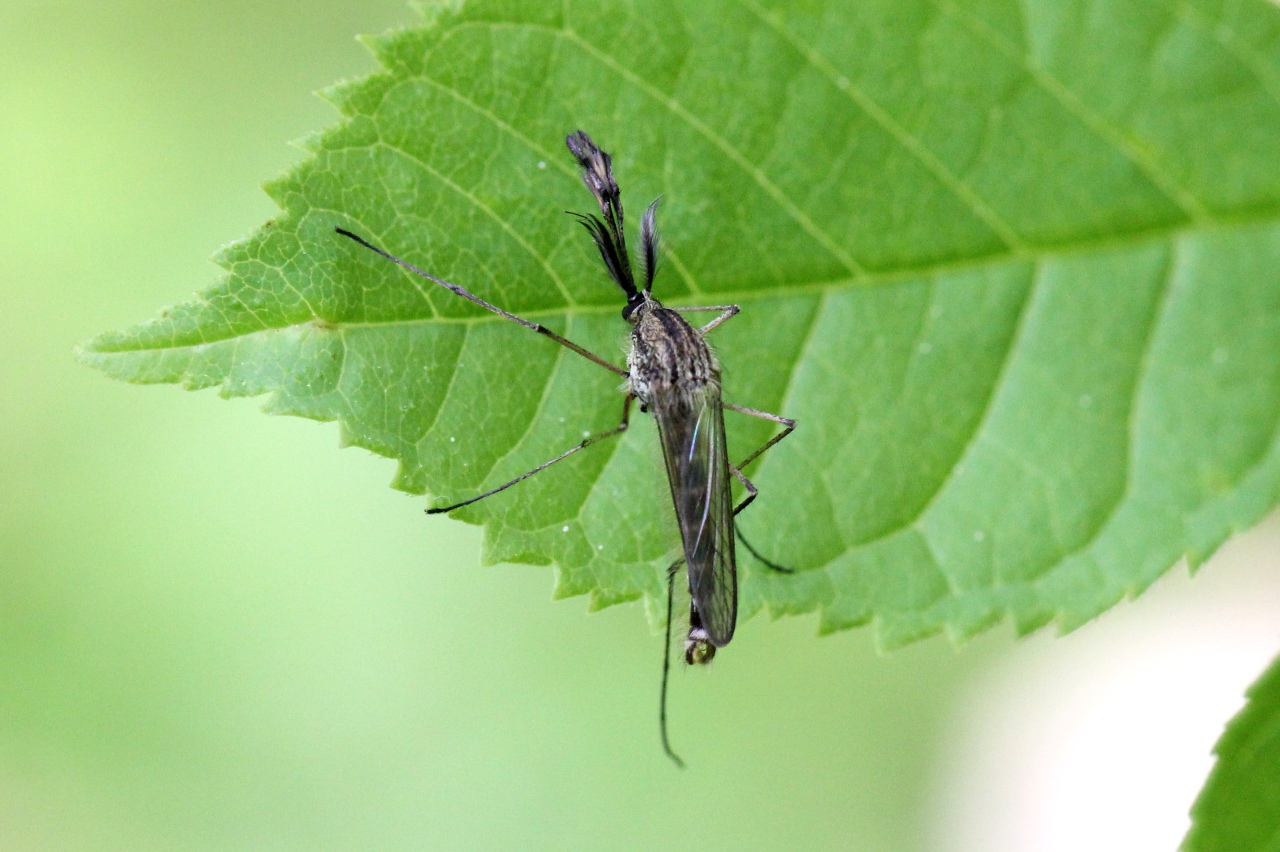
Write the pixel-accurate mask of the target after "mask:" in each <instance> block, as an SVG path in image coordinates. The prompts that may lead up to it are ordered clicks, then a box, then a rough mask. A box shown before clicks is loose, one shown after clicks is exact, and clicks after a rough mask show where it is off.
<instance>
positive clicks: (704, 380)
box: [627, 304, 720, 407]
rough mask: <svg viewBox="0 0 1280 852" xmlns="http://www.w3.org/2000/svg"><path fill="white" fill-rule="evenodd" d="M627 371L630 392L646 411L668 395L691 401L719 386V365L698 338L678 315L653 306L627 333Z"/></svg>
mask: <svg viewBox="0 0 1280 852" xmlns="http://www.w3.org/2000/svg"><path fill="white" fill-rule="evenodd" d="M627 367H628V368H630V371H631V375H630V378H629V383H630V385H631V392H632V393H634V394H635V395H636V397H637V398H638V399H639V400H640V403H641V404H642V405H644V406H646V407H648V406H650V405H652V404H653V399H654V397H655V396H658V395H665V394H666V393H668V392H674V393H675V395H676V397H677V398H681V397H693V396H700V395H701V391H703V390H704V389H705V388H706V387H707V386H708V385H714V386H715V387H716V388H717V389H718V388H719V386H720V365H719V364H718V363H716V357H715V354H714V353H712V351H711V347H709V346H707V343H706V341H705V340H703V339H702V335H700V334H698V331H697V329H695V328H694V327H693V326H691V325H689V323H688V322H686V321H685V319H684V317H682V316H681V315H680V314H679V313H678V312H676V311H673V310H671V309H669V308H664V307H661V306H659V305H656V304H654V306H652V307H648V308H647V309H646V310H644V311H643V312H642V313H641V315H640V317H639V319H638V320H637V322H636V324H635V327H634V328H632V330H631V353H630V354H629V355H628V356H627Z"/></svg>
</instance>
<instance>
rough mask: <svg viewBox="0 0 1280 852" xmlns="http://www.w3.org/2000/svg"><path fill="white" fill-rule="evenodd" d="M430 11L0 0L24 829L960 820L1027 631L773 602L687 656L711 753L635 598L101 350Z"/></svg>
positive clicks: (2, 671)
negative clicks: (106, 373)
mask: <svg viewBox="0 0 1280 852" xmlns="http://www.w3.org/2000/svg"><path fill="white" fill-rule="evenodd" d="M413 21H414V16H413V14H412V13H411V11H410V10H409V9H408V8H407V7H406V6H404V5H403V4H402V3H401V0H372V2H364V3H361V4H349V3H322V2H316V0H288V1H286V0H268V1H267V2H263V0H258V1H257V2H217V3H210V4H173V3H162V2H144V0H128V1H127V2H118V3H112V4H99V3H89V2H63V3H57V2H26V0H7V2H5V3H4V4H3V5H2V6H0V340H3V352H4V357H3V358H0V399H2V400H3V401H2V402H0V406H3V409H2V410H3V415H4V416H3V417H2V418H0V442H2V443H0V446H2V448H3V449H2V450H0V507H2V515H0V848H2V849H5V850H12V849H131V850H139V849H165V850H167V849H282V850H283V849H427V848H431V849H499V848H505V849H565V848H583V847H586V846H592V847H597V848H609V849H640V848H650V849H652V848H667V847H683V846H692V847H695V848H704V849H729V848H733V849H778V848H795V849H801V848H803V849H877V850H915V849H923V848H928V847H930V844H931V843H933V842H934V841H933V840H931V839H930V838H931V837H933V836H934V835H935V834H936V829H935V828H933V827H932V825H933V823H932V819H933V817H932V816H931V814H932V813H933V810H934V808H933V805H932V804H931V803H932V802H933V797H934V796H935V795H936V790H937V789H938V783H939V782H938V780H937V772H938V770H937V765H938V761H939V757H938V755H939V754H940V752H941V751H942V749H943V741H944V738H945V737H946V735H947V734H946V732H947V730H948V726H949V725H950V724H951V721H950V720H951V719H952V716H953V714H954V713H955V712H956V711H955V710H954V708H955V706H956V705H957V696H958V695H961V694H962V693H963V692H964V690H966V689H967V688H968V684H969V683H970V680H971V678H972V677H974V676H975V673H977V672H979V671H981V670H983V669H984V667H986V666H987V665H989V664H990V663H991V661H992V660H994V659H997V658H999V657H1000V656H1001V655H1005V654H1008V653H1010V652H1011V651H1010V649H1011V646H1012V645H1013V643H1012V642H1011V641H1010V640H1009V638H1008V630H1007V628H1001V629H999V630H997V631H995V632H993V633H992V634H988V636H986V637H985V638H983V639H980V640H979V641H977V642H975V643H973V644H971V645H970V646H969V647H968V648H966V649H964V650H963V651H961V652H956V651H954V650H953V649H952V648H951V646H950V645H949V644H948V643H947V642H946V641H945V640H944V639H941V638H938V639H934V640H931V641H928V642H924V643H921V644H919V645H916V646H913V647H911V648H908V649H906V650H905V651H902V652H899V653H896V654H894V655H892V656H889V657H884V658H882V657H878V656H877V655H876V653H875V652H874V649H873V648H872V645H871V640H870V636H869V634H868V632H867V631H855V632H852V633H844V634H840V635H836V636H832V637H828V638H824V639H817V638H815V636H814V633H815V624H816V622H815V620H814V619H812V618H802V619H788V620H785V621H782V622H778V623H772V624H771V623H769V622H768V621H767V620H766V619H755V620H753V621H751V622H749V623H747V624H745V625H743V627H742V629H741V630H740V632H739V638H737V639H736V640H735V642H734V645H733V649H732V653H726V654H724V655H722V657H721V658H718V659H717V660H716V663H715V665H714V666H713V667H711V669H710V670H709V671H688V672H684V671H681V672H677V674H676V677H675V678H674V685H673V690H674V691H673V696H672V717H673V737H674V739H675V742H676V745H677V747H678V748H679V749H680V750H681V751H682V753H683V755H684V757H685V758H686V759H687V761H688V763H689V764H690V768H689V769H688V770H686V771H685V772H683V773H680V772H678V771H676V770H675V769H674V768H673V767H672V766H671V765H670V764H669V763H668V762H667V760H666V759H665V758H664V757H663V755H662V752H661V750H660V748H659V744H658V739H657V729H656V710H657V698H658V695H657V690H658V677H659V665H660V653H661V646H660V645H661V643H660V639H659V638H658V637H657V636H655V635H654V634H652V633H651V632H650V629H649V626H648V624H647V622H646V620H645V617H644V613H643V611H642V609H641V608H640V607H639V606H638V605H630V606H624V607H617V608H614V609H612V610H609V611H606V612H603V613H598V614H588V613H587V612H586V603H585V600H584V599H576V600H570V601H562V602H552V601H551V600H550V589H551V576H550V572H549V570H548V569H545V568H530V567H518V566H503V567H499V568H491V569H481V568H479V567H478V561H479V539H480V537H479V533H478V531H477V530H476V529H473V528H469V527H465V526H463V525H460V524H457V523H454V522H451V521H448V520H446V519H443V518H431V519H428V518H426V517H425V516H424V515H423V513H422V508H423V506H424V503H423V501H422V500H421V499H415V498H409V497H406V496H405V495H403V494H398V493H396V492H394V491H392V490H391V489H390V488H389V487H388V482H389V481H390V479H391V476H392V472H393V465H392V463H391V462H389V461H386V460H384V459H379V458H376V457H373V456H371V455H369V454H368V453H366V452H364V451H359V450H347V451H339V450H338V449H337V442H338V435H337V428H336V426H334V425H333V424H315V423H311V422H308V421H302V420H297V419H288V418H269V417H265V416H263V415H261V414H260V413H259V412H258V407H259V404H260V403H258V402H255V401H232V402H227V401H223V400H221V399H219V398H218V397H217V396H216V394H214V393H212V392H203V393H197V394H189V393H186V392H183V391H181V390H178V389H176V388H173V387H154V388H140V387H130V386H127V385H123V384H118V383H115V382H111V381H108V380H106V379H104V378H103V377H102V376H100V375H98V374H97V373H95V372H93V371H92V370H90V369H88V368H85V367H82V366H80V365H78V364H77V363H76V362H75V361H74V359H73V357H72V354H71V351H72V347H73V345H74V344H75V343H77V342H79V341H83V340H85V339H87V338H89V337H91V336H92V335H94V334H95V333H97V332H99V331H102V330H106V329H112V328H120V327H123V326H126V325H129V324H132V323H134V322H136V321H138V320H140V319H143V318H145V317H148V316H151V315H153V314H154V313H155V312H156V311H157V309H158V308H160V307H161V306H163V305H166V304H171V303H173V302H176V301H179V300H181V299H184V298H186V297H187V296H188V295H189V294H190V293H191V292H192V291H195V290H197V289H199V288H201V287H203V286H205V285H207V284H208V283H210V282H211V281H212V280H214V278H215V277H216V275H217V274H218V272H217V270H216V269H215V268H214V267H213V266H212V265H211V264H210V263H208V262H207V260H206V258H207V257H208V256H209V255H210V254H211V253H212V252H213V250H214V249H216V248H217V247H218V246H219V245H220V244H222V243H224V242H227V241H229V240H231V239H233V238H236V237H237V236H238V235H241V234H244V233H246V232H247V231H248V230H249V229H250V228H252V227H254V226H255V225H257V224H259V223H260V222H262V221H264V220H265V219H267V218H269V217H271V216H272V215H273V213H274V206H273V204H272V203H271V202H270V201H269V200H268V199H267V197H266V196H265V195H264V194H263V193H262V192H261V191H260V189H259V188H258V187H259V184H260V183H261V182H262V181H264V180H266V179H269V178H271V177H274V176H275V175H277V174H279V173H280V172H281V171H282V170H283V169H284V168H286V167H287V166H288V165H289V164H290V163H291V162H294V161H296V159H297V158H299V157H300V156H301V154H300V153H298V152H297V151H295V150H294V149H291V148H289V147H287V146H286V144H285V142H286V141H287V140H289V139H293V138H296V137H298V136H301V135H302V134H303V133H305V132H307V131H309V130H312V129H315V128H319V127H323V126H325V125H328V124H330V123H332V122H333V121H334V120H335V114H334V113H333V111H332V110H331V109H330V108H329V107H328V106H327V105H326V104H324V103H323V102H322V101H320V100H319V99H317V98H314V97H311V96H310V95H309V92H310V91H312V90H314V89H317V88H320V87H322V86H325V85H327V84H329V83H331V82H333V81H335V80H338V79H340V78H343V77H349V76H353V75H357V74H363V73H367V72H369V71H371V70H373V63H372V60H371V59H370V58H369V57H368V56H367V54H366V53H365V51H364V50H363V48H361V47H360V46H359V45H358V44H356V42H355V41H354V40H353V35H354V34H356V33H359V32H376V31H379V30H382V29H385V28H387V27H390V26H393V25H396V24H407V23H412V22H413ZM1082 632H1083V631H1082ZM1068 641H1070V640H1068Z"/></svg>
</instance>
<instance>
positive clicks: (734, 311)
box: [672, 305, 742, 337]
mask: <svg viewBox="0 0 1280 852" xmlns="http://www.w3.org/2000/svg"><path fill="white" fill-rule="evenodd" d="M672 310H673V311H680V312H681V313H686V314H691V313H694V312H695V311H723V313H722V314H720V316H718V317H716V318H715V319H713V320H712V321H711V322H709V323H707V324H706V325H704V326H703V327H702V328H700V329H698V334H701V335H702V336H704V337H705V336H706V335H707V334H708V332H710V331H711V330H712V329H713V328H715V327H716V326H718V325H720V324H721V323H723V322H727V321H728V320H730V319H733V318H734V317H735V316H737V315H738V311H740V310H742V308H740V307H738V306H737V305H707V306H705V307H694V308H672Z"/></svg>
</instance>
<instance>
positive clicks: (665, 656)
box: [658, 556, 684, 769]
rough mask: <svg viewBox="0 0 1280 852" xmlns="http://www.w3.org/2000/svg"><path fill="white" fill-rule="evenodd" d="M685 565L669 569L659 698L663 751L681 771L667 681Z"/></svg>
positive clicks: (677, 564) (681, 559)
mask: <svg viewBox="0 0 1280 852" xmlns="http://www.w3.org/2000/svg"><path fill="white" fill-rule="evenodd" d="M683 564H684V557H683V556H682V557H680V558H679V559H677V560H676V561H675V562H672V563H671V567H670V568H668V569H667V641H666V642H665V643H663V645H662V692H661V696H660V697H659V698H658V730H659V731H661V732H662V750H663V751H665V752H666V753H667V757H669V758H671V760H672V761H674V762H675V765H676V766H678V767H680V768H681V769H684V761H683V760H681V759H680V755H678V754H676V753H675V751H674V750H672V748H671V740H670V739H669V738H668V737H667V679H668V677H669V676H670V675H671V616H672V614H673V610H674V601H675V594H676V572H677V571H678V570H680V566H681V565H683Z"/></svg>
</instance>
